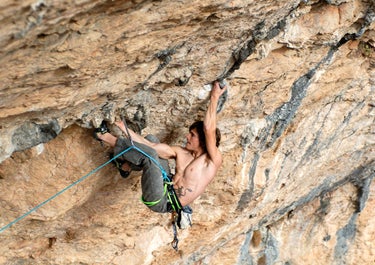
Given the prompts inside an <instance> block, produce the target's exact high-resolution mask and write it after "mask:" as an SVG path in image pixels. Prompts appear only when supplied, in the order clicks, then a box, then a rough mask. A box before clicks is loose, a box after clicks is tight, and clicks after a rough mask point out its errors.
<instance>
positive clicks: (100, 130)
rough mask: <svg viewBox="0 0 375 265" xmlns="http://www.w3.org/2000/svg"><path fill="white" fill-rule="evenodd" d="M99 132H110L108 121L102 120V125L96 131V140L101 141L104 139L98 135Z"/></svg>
mask: <svg viewBox="0 0 375 265" xmlns="http://www.w3.org/2000/svg"><path fill="white" fill-rule="evenodd" d="M99 133H100V134H105V133H109V129H108V127H107V123H106V122H105V121H102V123H101V124H100V126H99V127H98V128H96V129H95V131H94V138H95V139H96V140H98V141H99V142H101V141H102V140H101V139H100V138H99V137H98V134H99Z"/></svg>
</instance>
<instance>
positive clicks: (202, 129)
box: [95, 82, 226, 213]
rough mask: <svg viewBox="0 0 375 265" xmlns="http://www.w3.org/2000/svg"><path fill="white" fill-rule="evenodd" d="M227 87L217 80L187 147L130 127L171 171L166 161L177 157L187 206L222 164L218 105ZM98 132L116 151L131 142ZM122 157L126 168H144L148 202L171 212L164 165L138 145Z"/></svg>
mask: <svg viewBox="0 0 375 265" xmlns="http://www.w3.org/2000/svg"><path fill="white" fill-rule="evenodd" d="M225 90H226V87H224V88H222V89H221V88H220V86H219V83H218V82H214V85H213V88H212V90H211V95H210V102H209V105H208V109H207V112H206V114H205V117H204V121H198V122H195V123H193V124H192V125H191V126H190V128H189V133H188V134H187V136H186V140H187V143H186V145H185V147H182V146H169V145H167V144H164V143H158V142H152V141H150V140H147V139H146V138H144V137H142V136H140V135H139V134H137V133H135V132H134V131H132V130H130V129H128V132H129V134H130V137H131V139H132V140H133V142H134V145H135V146H137V147H138V148H140V149H141V150H142V151H144V152H145V153H147V154H148V155H149V156H150V157H152V158H154V159H155V160H156V161H158V162H159V163H160V164H161V165H163V168H164V170H166V171H167V172H168V174H169V173H170V172H169V168H168V166H165V164H167V163H162V162H163V160H164V162H165V160H166V159H175V161H176V168H175V175H174V177H173V179H172V181H173V189H172V190H174V192H175V195H177V197H178V200H179V203H180V205H181V206H183V207H184V206H187V205H188V204H190V203H192V202H193V201H194V200H195V199H196V198H197V197H198V196H199V195H201V194H202V193H203V192H204V190H205V189H206V187H207V185H208V184H209V183H210V182H211V181H212V179H213V178H214V176H215V175H216V173H217V171H218V169H219V167H220V166H221V164H222V155H221V153H220V151H219V149H218V146H219V143H220V137H221V136H220V131H219V129H217V128H216V115H217V113H216V109H217V104H218V100H219V97H220V96H221V95H222V94H223V93H224V91H225ZM115 124H116V125H117V126H118V127H119V128H120V129H121V131H122V132H124V133H126V132H127V130H126V128H125V125H124V123H123V122H122V121H120V122H116V123H115ZM95 133H96V137H97V138H98V140H102V141H104V142H106V143H107V144H109V145H110V146H112V147H114V154H115V155H118V154H120V153H121V152H122V151H123V150H125V149H126V148H128V147H129V146H131V141H130V140H129V139H127V138H126V137H122V136H120V137H116V136H114V135H112V134H110V133H109V131H108V130H101V128H98V129H97V130H96V132H95ZM119 159H120V160H121V159H122V160H123V161H124V163H123V164H122V168H121V169H122V170H124V171H127V170H131V168H132V167H136V168H141V169H143V173H142V179H141V183H142V199H143V201H144V203H145V204H146V205H147V206H148V207H149V208H150V209H151V210H153V211H155V212H161V213H163V212H171V211H172V207H171V203H172V202H170V201H169V199H168V196H167V195H166V191H165V187H164V185H165V183H164V182H163V177H162V174H161V170H160V168H159V167H158V166H157V165H156V164H155V163H153V162H152V161H151V159H150V158H149V157H147V156H145V155H144V154H142V153H140V152H138V151H137V150H134V149H130V151H128V152H126V153H124V154H123V155H121V156H120V157H119Z"/></svg>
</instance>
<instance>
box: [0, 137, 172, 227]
mask: <svg viewBox="0 0 375 265" xmlns="http://www.w3.org/2000/svg"><path fill="white" fill-rule="evenodd" d="M131 149H135V150H137V151H138V152H140V153H142V154H143V155H145V156H146V157H147V158H149V159H150V160H151V161H152V162H153V163H155V164H156V165H157V166H158V167H159V168H160V170H161V172H162V175H163V179H164V180H168V181H170V179H169V177H168V174H167V172H166V171H165V170H164V169H163V167H162V166H161V165H160V163H159V162H158V161H157V160H155V158H153V157H151V156H150V155H149V154H147V153H145V152H144V151H143V150H141V149H140V148H138V147H137V146H135V145H134V143H133V142H132V146H130V147H128V148H127V149H125V150H124V151H122V152H121V153H119V154H117V155H116V156H113V157H112V158H111V159H110V160H108V161H107V162H105V163H104V164H102V165H100V166H98V167H97V168H95V169H94V170H92V171H91V172H89V173H88V174H86V175H85V176H83V177H81V178H80V179H78V180H76V181H74V182H73V183H72V184H70V185H68V186H67V187H65V188H64V189H62V190H60V191H59V192H57V193H56V194H55V195H53V196H51V197H49V198H48V199H47V200H45V201H44V202H42V203H40V204H38V205H37V206H35V207H34V208H32V209H31V210H29V211H28V212H26V213H25V214H23V215H21V216H20V217H18V218H16V219H15V220H13V221H12V222H10V223H9V224H7V225H6V226H4V227H2V228H1V229H0V233H2V232H4V231H5V230H6V229H8V228H10V227H11V226H12V225H14V224H16V223H18V222H19V221H21V220H22V219H24V218H25V217H26V216H28V215H30V214H31V213H33V212H35V211H36V210H38V209H39V208H41V207H42V206H44V205H45V204H47V203H48V202H50V201H52V200H53V199H55V198H56V197H57V196H59V195H61V194H62V193H64V192H65V191H67V190H68V189H70V188H72V187H73V186H75V185H77V184H79V183H80V182H82V181H83V180H85V179H86V178H88V177H89V176H91V175H92V174H94V173H96V172H97V171H99V170H100V169H102V168H103V167H105V166H106V165H108V164H109V163H111V162H112V161H113V160H115V159H116V158H118V157H120V156H122V155H123V154H125V153H127V152H129V151H130V150H131Z"/></svg>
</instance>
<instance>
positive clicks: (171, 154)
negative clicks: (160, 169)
mask: <svg viewBox="0 0 375 265" xmlns="http://www.w3.org/2000/svg"><path fill="white" fill-rule="evenodd" d="M152 147H153V148H154V149H155V151H156V152H157V153H158V156H159V157H160V158H163V159H172V158H175V157H176V155H177V154H176V151H175V149H174V148H173V146H169V145H167V144H164V143H154V144H153V145H152Z"/></svg>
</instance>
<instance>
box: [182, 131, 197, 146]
mask: <svg viewBox="0 0 375 265" xmlns="http://www.w3.org/2000/svg"><path fill="white" fill-rule="evenodd" d="M185 148H186V149H187V150H189V151H195V150H197V149H198V148H199V136H198V132H197V130H196V129H192V130H191V131H190V132H189V133H188V134H187V135H186V146H185Z"/></svg>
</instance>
